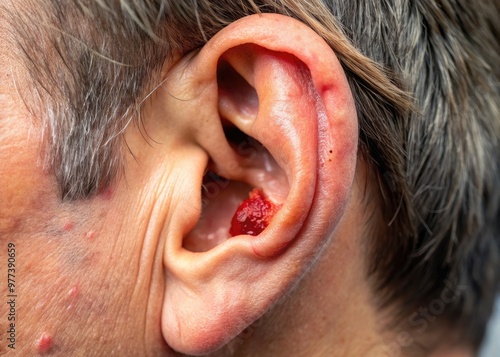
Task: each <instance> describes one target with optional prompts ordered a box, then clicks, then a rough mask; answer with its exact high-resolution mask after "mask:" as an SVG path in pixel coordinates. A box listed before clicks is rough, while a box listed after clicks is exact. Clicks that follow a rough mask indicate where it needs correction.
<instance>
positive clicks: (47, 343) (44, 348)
mask: <svg viewBox="0 0 500 357" xmlns="http://www.w3.org/2000/svg"><path fill="white" fill-rule="evenodd" d="M52 345H53V341H52V336H50V334H49V333H48V332H44V333H43V334H42V336H41V337H40V338H39V339H38V340H37V341H36V350H37V352H38V353H40V354H45V353H48V352H50V350H51V349H52Z"/></svg>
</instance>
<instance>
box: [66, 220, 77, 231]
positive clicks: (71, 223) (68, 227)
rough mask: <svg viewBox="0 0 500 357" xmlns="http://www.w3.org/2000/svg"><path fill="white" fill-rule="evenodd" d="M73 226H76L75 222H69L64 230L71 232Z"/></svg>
mask: <svg viewBox="0 0 500 357" xmlns="http://www.w3.org/2000/svg"><path fill="white" fill-rule="evenodd" d="M73 228H75V224H74V223H73V222H68V223H66V224H65V225H64V227H63V230H64V231H65V232H69V231H71V230H73Z"/></svg>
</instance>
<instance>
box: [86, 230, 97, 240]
mask: <svg viewBox="0 0 500 357" xmlns="http://www.w3.org/2000/svg"><path fill="white" fill-rule="evenodd" d="M85 238H87V239H88V240H94V238H95V232H94V231H89V232H87V234H86V235H85Z"/></svg>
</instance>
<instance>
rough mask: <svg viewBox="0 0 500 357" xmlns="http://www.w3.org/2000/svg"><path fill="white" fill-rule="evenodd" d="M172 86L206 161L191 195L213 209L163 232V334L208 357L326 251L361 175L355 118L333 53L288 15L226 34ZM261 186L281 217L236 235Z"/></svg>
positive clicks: (246, 22)
mask: <svg viewBox="0 0 500 357" xmlns="http://www.w3.org/2000/svg"><path fill="white" fill-rule="evenodd" d="M164 87H165V93H168V95H165V96H164V102H165V105H164V107H165V108H168V109H165V110H166V111H168V116H169V119H170V120H172V121H173V122H174V123H178V124H176V125H178V126H179V128H181V129H179V132H183V133H184V135H186V136H189V137H190V138H191V140H192V143H193V145H196V146H197V147H199V148H201V149H202V150H203V151H204V152H205V153H206V155H207V158H208V161H207V162H206V167H205V168H199V169H198V170H197V171H198V172H205V175H204V177H203V178H202V177H199V179H198V180H199V182H203V183H204V185H203V189H204V190H205V191H207V192H208V193H207V192H205V193H204V194H200V192H201V188H200V187H193V188H190V189H191V190H192V192H190V194H189V195H187V196H186V197H195V196H197V197H198V198H196V200H193V202H192V204H193V205H196V204H198V203H199V202H200V201H202V200H203V199H205V200H206V201H207V202H208V203H207V206H205V207H204V208H203V211H204V212H202V213H201V215H202V216H201V218H200V217H198V223H197V224H196V225H195V226H194V227H193V226H192V224H191V223H190V224H191V225H190V226H186V223H185V222H192V221H193V220H192V219H186V220H175V221H172V222H171V224H170V225H169V226H168V227H167V228H166V230H165V234H166V236H167V243H166V247H165V256H164V264H165V269H166V276H167V282H166V294H165V302H164V310H163V315H162V329H163V334H164V337H165V339H166V341H167V342H168V343H169V345H170V346H172V347H173V348H174V349H176V350H178V351H180V352H183V353H188V354H203V353H207V352H209V351H212V350H214V349H217V348H219V347H221V346H222V345H223V344H224V343H226V342H228V340H229V339H231V338H233V337H234V336H235V335H236V334H238V333H239V332H241V331H242V330H243V329H244V328H245V327H246V326H248V325H249V324H250V323H252V322H253V321H254V320H255V319H257V318H258V317H259V316H260V315H262V314H263V313H264V312H265V311H266V310H267V309H269V308H270V307H271V306H272V305H273V304H274V303H275V302H276V301H277V300H278V299H280V297H282V296H283V295H284V294H285V293H286V291H287V290H288V289H289V288H290V287H291V286H292V285H293V284H294V283H295V282H296V281H297V280H298V279H299V278H300V276H301V274H302V273H303V272H304V271H305V270H306V269H307V268H308V267H309V265H310V262H311V261H313V258H314V257H315V256H316V255H317V254H318V253H319V251H320V250H321V247H323V246H324V245H325V244H326V243H327V241H328V239H329V238H330V236H331V234H332V232H333V230H334V229H335V226H336V224H337V223H338V221H339V220H340V218H341V216H342V214H343V211H344V208H345V206H346V203H347V199H348V197H349V193H350V189H351V185H352V182H353V178H354V171H355V167H356V150H357V118H356V111H355V107H354V102H353V99H352V96H351V93H350V89H349V86H348V84H347V80H346V78H345V75H344V73H343V70H342V67H341V66H340V63H339V62H338V60H337V59H336V56H335V54H334V53H333V52H332V51H331V49H330V47H328V46H327V45H326V43H325V42H324V41H323V40H322V39H321V38H320V37H319V36H318V35H317V34H316V33H314V32H313V31H312V30H310V29H309V28H308V27H306V26H305V25H303V24H301V23H299V22H298V21H296V20H293V19H291V18H288V17H285V16H281V15H263V16H250V17H247V18H244V19H241V20H239V21H237V22H235V23H234V24H232V25H230V26H228V27H227V28H225V29H224V30H222V31H221V32H220V33H219V34H217V35H216V36H215V37H214V38H213V39H211V40H210V41H209V42H208V43H207V44H206V45H205V47H204V48H203V49H201V51H200V52H199V53H198V54H197V55H196V56H195V57H194V58H193V59H191V60H190V61H189V62H186V63H184V64H183V65H182V66H177V67H174V68H173V69H172V70H171V72H170V73H169V75H168V78H167V81H166V83H165V86H164ZM178 93H181V94H182V96H183V97H186V98H190V100H187V101H179V100H176V99H175V98H179V94H178ZM172 94H173V95H172ZM160 95H161V94H160ZM256 188H257V189H259V190H262V193H263V196H262V197H265V198H266V199H269V200H270V201H272V202H273V204H275V207H277V209H275V210H273V211H272V215H271V216H270V218H269V220H268V222H266V225H267V223H268V225H267V227H266V228H265V229H264V230H263V231H262V232H261V233H260V234H258V235H256V236H254V235H249V234H242V235H238V234H236V233H237V232H236V231H233V233H234V235H235V237H232V238H230V236H231V235H230V232H229V230H230V225H231V219H232V217H233V215H234V213H235V211H236V210H237V208H238V205H239V204H241V202H243V201H244V200H245V199H246V198H247V197H248V193H249V192H250V191H252V190H253V189H256ZM209 190H212V192H210V191H209ZM254 192H255V191H254ZM202 195H203V197H201V196H202ZM195 201H196V202H195ZM191 212H193V211H191ZM191 218H192V217H191ZM217 222H218V223H217ZM221 222H222V223H221ZM220 229H223V232H222V233H221V231H220ZM210 237H212V238H210ZM213 237H216V239H213ZM210 239H212V241H210ZM209 241H210V242H209ZM214 242H215V243H214Z"/></svg>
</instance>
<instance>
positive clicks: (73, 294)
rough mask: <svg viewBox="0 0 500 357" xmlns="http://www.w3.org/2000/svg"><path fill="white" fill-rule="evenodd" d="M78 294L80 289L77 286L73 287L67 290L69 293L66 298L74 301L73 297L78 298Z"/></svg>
mask: <svg viewBox="0 0 500 357" xmlns="http://www.w3.org/2000/svg"><path fill="white" fill-rule="evenodd" d="M79 293H80V289H79V288H78V285H75V286H73V287H72V288H71V289H70V290H69V292H68V297H69V298H70V299H74V298H75V297H77V296H78V294H79Z"/></svg>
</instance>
